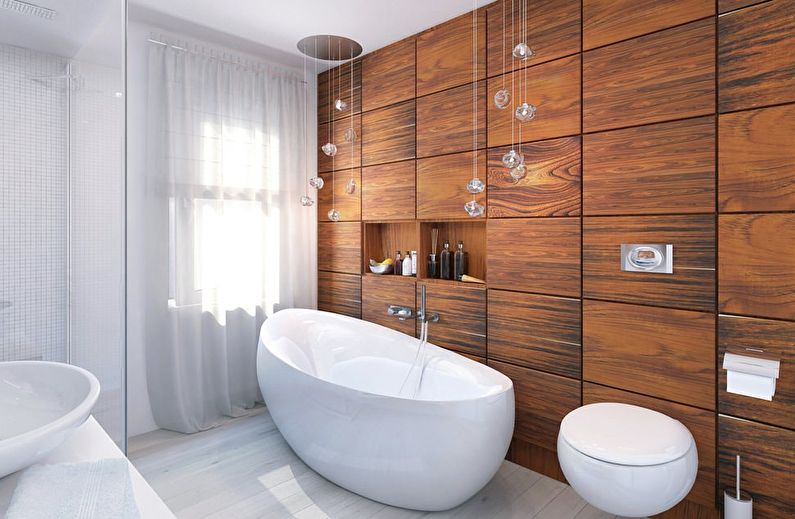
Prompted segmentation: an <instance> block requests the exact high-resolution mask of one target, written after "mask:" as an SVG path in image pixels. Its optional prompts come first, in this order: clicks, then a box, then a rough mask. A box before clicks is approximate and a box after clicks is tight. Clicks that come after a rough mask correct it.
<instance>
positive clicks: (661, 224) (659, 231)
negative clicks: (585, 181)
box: [582, 215, 715, 311]
mask: <svg viewBox="0 0 795 519" xmlns="http://www.w3.org/2000/svg"><path fill="white" fill-rule="evenodd" d="M582 239H583V295H584V296H585V297H592V298H595V299H606V300H611V301H622V302H626V303H637V304H645V305H652V306H670V307H674V308H685V309H691V310H705V311H709V310H714V309H715V217H714V216H713V215H685V216H649V217H643V218H636V217H625V216H620V217H589V218H585V219H584V222H583V238H582ZM622 243H651V244H655V243H656V244H673V262H674V265H673V274H658V273H653V272H623V271H622V270H621V244H622Z"/></svg>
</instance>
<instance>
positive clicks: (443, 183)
mask: <svg viewBox="0 0 795 519" xmlns="http://www.w3.org/2000/svg"><path fill="white" fill-rule="evenodd" d="M473 170H474V171H476V172H477V173H476V174H477V176H478V178H480V179H481V180H482V181H484V182H485V181H486V151H485V150H481V151H477V152H471V151H469V152H466V153H456V154H455V155H444V156H440V157H430V158H427V159H419V160H418V161H417V218H419V219H425V220H430V219H451V218H467V217H468V216H467V213H466V211H465V210H464V204H466V203H467V202H468V201H470V200H472V194H470V193H469V191H467V182H469V180H470V179H472V175H473ZM475 199H476V200H477V201H478V202H480V203H481V204H483V205H486V192H485V191H484V192H483V193H480V194H478V195H475ZM482 218H485V213H484V214H483V216H482Z"/></svg>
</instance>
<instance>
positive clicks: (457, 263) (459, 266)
mask: <svg viewBox="0 0 795 519" xmlns="http://www.w3.org/2000/svg"><path fill="white" fill-rule="evenodd" d="M453 267H454V273H455V279H457V280H458V281H461V278H462V277H464V274H466V273H467V253H466V252H464V242H462V241H459V242H458V250H456V251H455V256H454V258H453Z"/></svg>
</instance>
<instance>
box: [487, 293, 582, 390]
mask: <svg viewBox="0 0 795 519" xmlns="http://www.w3.org/2000/svg"><path fill="white" fill-rule="evenodd" d="M488 338H489V341H488V342H489V358H490V359H495V360H499V361H504V362H511V363H514V364H518V365H521V366H524V367H527V368H533V369H537V370H540V371H547V372H550V373H554V374H556V375H563V376H567V377H572V378H580V375H581V369H580V367H581V366H580V364H581V363H580V355H581V352H582V348H581V347H580V301H579V299H564V298H561V297H550V296H538V295H533V294H522V293H519V292H507V291H504V290H489V329H488Z"/></svg>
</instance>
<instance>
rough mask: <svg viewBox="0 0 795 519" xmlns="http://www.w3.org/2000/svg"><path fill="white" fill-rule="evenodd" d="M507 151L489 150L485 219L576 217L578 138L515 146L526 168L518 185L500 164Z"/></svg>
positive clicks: (578, 173) (578, 162) (578, 177)
mask: <svg viewBox="0 0 795 519" xmlns="http://www.w3.org/2000/svg"><path fill="white" fill-rule="evenodd" d="M510 149H511V148H510V147H508V146H506V147H503V148H492V149H490V150H489V157H488V169H489V173H488V194H489V197H488V201H489V204H488V214H489V218H505V217H517V216H577V215H579V214H580V178H581V169H582V168H581V166H580V137H566V138H563V139H553V140H549V141H539V142H532V143H529V144H522V145H519V146H517V147H516V150H517V151H519V152H520V153H521V154H522V155H523V156H524V158H525V166H526V167H527V176H526V177H525V178H523V179H521V180H518V181H517V180H514V179H513V177H511V174H510V171H509V170H508V169H507V168H506V167H505V166H504V165H503V164H502V156H503V155H504V154H505V153H507V152H508V151H509V150H510Z"/></svg>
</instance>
